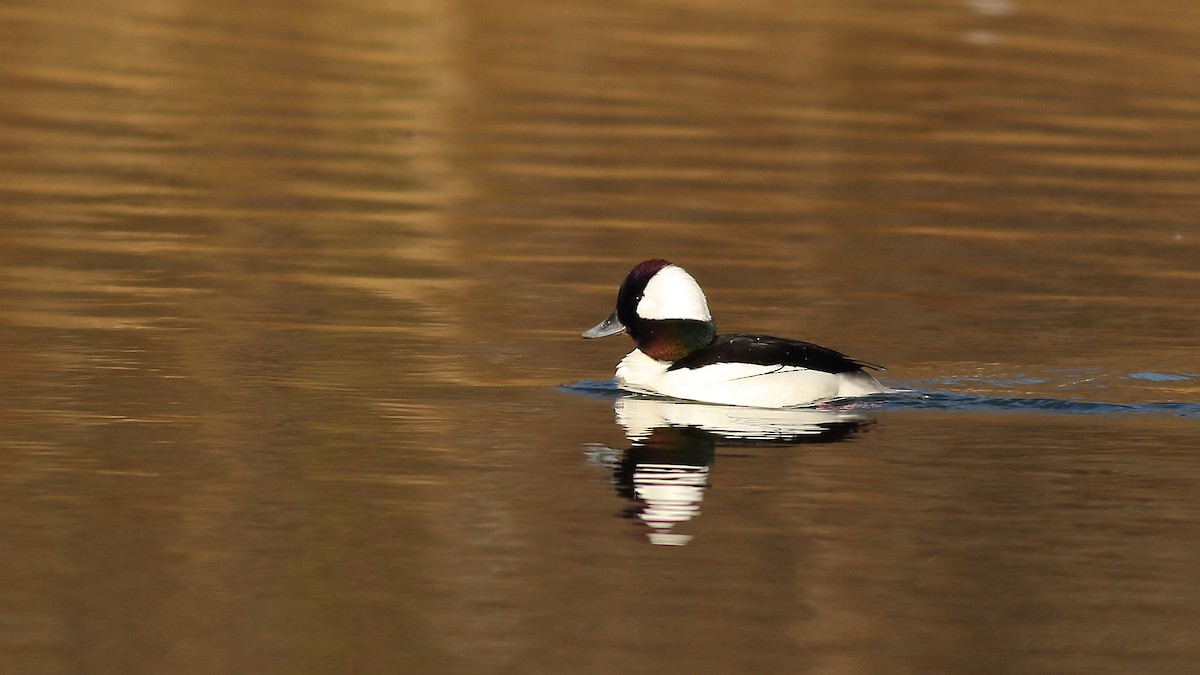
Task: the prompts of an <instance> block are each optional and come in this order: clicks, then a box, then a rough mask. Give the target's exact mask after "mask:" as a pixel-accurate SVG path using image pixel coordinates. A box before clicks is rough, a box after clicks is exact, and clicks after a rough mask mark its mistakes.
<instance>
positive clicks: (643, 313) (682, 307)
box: [637, 265, 712, 321]
mask: <svg viewBox="0 0 1200 675" xmlns="http://www.w3.org/2000/svg"><path fill="white" fill-rule="evenodd" d="M637 315H638V316H640V317H642V318H643V319H696V320H698V321H711V320H712V314H709V313H708V300H706V299H705V297H704V291H702V290H700V284H698V283H696V280H695V279H693V278H692V275H690V274H688V273H687V272H685V271H683V268H682V267H677V266H675V265H667V266H666V267H664V268H662V269H661V270H659V271H658V273H657V274H655V275H654V276H653V277H651V278H650V281H649V282H648V283H647V284H646V290H645V292H644V293H643V294H642V299H641V301H640V302H638V306H637Z"/></svg>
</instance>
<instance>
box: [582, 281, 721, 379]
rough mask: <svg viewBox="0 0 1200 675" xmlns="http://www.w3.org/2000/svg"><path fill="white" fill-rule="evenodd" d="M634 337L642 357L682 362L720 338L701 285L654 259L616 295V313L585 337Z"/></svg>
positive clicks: (587, 332) (594, 327) (584, 333)
mask: <svg viewBox="0 0 1200 675" xmlns="http://www.w3.org/2000/svg"><path fill="white" fill-rule="evenodd" d="M621 331H625V332H627V333H629V336H630V337H632V338H633V341H634V342H635V343H637V346H638V349H640V350H641V351H642V353H643V354H646V355H647V356H649V357H651V358H655V359H658V360H660V361H677V360H679V359H681V358H683V357H685V356H687V355H688V354H690V353H692V352H694V351H696V350H697V349H702V348H704V347H707V346H708V345H709V344H711V343H712V341H713V339H714V338H715V337H716V335H717V327H716V326H715V325H714V324H713V321H712V315H711V314H709V312H708V301H707V300H705V298H704V291H702V290H700V284H698V283H696V280H695V279H693V278H692V275H690V274H688V273H687V272H685V271H684V270H683V268H682V267H679V266H678V265H672V264H671V263H669V262H667V261H666V260H661V259H654V260H647V261H645V262H641V263H638V264H637V265H636V266H635V267H634V268H633V269H632V270H630V271H629V274H628V275H627V276H626V277H625V281H624V282H622V283H621V290H620V292H618V293H617V308H616V309H615V310H613V313H612V314H611V315H610V316H609V317H608V318H607V319H605V320H604V321H601V322H600V323H599V324H597V325H595V326H593V327H592V328H589V329H587V330H586V331H584V332H583V337H585V338H600V337H607V336H609V335H616V334H617V333H620V332H621Z"/></svg>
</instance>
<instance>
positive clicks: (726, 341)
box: [667, 335, 883, 373]
mask: <svg viewBox="0 0 1200 675" xmlns="http://www.w3.org/2000/svg"><path fill="white" fill-rule="evenodd" d="M714 363H752V364H755V365H760V366H772V365H779V366H799V367H801V368H808V369H809V370H819V371H822V372H825V373H850V372H854V371H857V370H862V369H863V368H872V369H875V370H883V367H882V366H877V365H875V364H873V363H867V362H865V361H858V360H856V359H852V358H850V357H849V356H846V355H845V354H841V353H839V352H835V351H834V350H832V349H829V348H828V347H822V346H820V345H814V344H812V343H811V342H801V341H800V340H787V339H784V338H777V337H771V336H770V335H718V336H717V338H716V339H715V340H713V342H712V344H710V345H708V346H707V347H704V348H703V349H699V350H697V351H694V352H692V353H691V354H688V355H687V356H685V357H683V358H682V359H679V360H678V361H676V362H675V363H673V364H671V367H670V368H668V369H667V370H680V369H682V368H700V367H702V366H708V365H712V364H714Z"/></svg>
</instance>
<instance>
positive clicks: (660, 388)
mask: <svg viewBox="0 0 1200 675" xmlns="http://www.w3.org/2000/svg"><path fill="white" fill-rule="evenodd" d="M619 333H627V334H628V335H629V337H631V338H633V342H634V344H635V345H636V348H635V349H634V350H633V351H632V352H629V354H627V355H626V356H625V358H623V359H621V361H620V362H619V363H618V364H617V367H616V384H617V386H618V387H620V388H621V389H623V390H625V391H628V392H633V393H636V394H649V395H652V396H662V397H667V398H673V399H683V400H689V401H700V402H704V403H716V404H722V405H734V406H748V407H755V408H791V407H811V406H816V405H819V404H822V403H827V402H829V401H834V400H838V399H853V398H860V397H865V396H871V395H874V394H884V393H888V392H890V391H892V390H890V389H888V388H887V387H885V386H884V385H883V384H881V383H880V382H879V380H877V379H875V377H874V376H873V375H871V374H870V373H868V372H867V371H868V370H875V371H882V370H885V368H884V367H883V366H880V365H877V364H874V363H869V362H867V361H860V360H858V359H853V358H850V357H849V356H846V355H844V354H842V353H840V352H837V351H834V350H832V349H829V348H828V347H822V346H820V345H816V344H813V343H810V342H802V341H800V340H789V339H786V338H778V337H772V336H770V335H746V334H741V333H736V334H726V335H720V334H718V333H717V327H716V324H715V323H713V319H712V314H711V313H710V312H709V309H708V299H707V298H706V297H705V296H704V291H703V290H702V289H701V288H700V284H699V283H697V282H696V280H695V279H694V278H693V277H692V275H690V274H688V273H687V272H686V271H685V270H684V269H683V268H682V267H680V266H678V265H675V264H673V263H671V262H670V261H667V260H663V259H661V258H654V259H651V260H645V261H643V262H640V263H638V264H637V265H635V266H634V267H633V269H632V270H630V271H629V274H628V275H626V277H625V280H624V281H623V282H622V283H621V288H620V290H619V291H618V293H617V306H616V309H614V310H613V312H612V314H611V315H609V317H608V318H606V319H604V320H603V321H601V322H600V323H598V324H596V325H595V326H593V327H591V328H589V329H587V330H586V331H584V332H583V337H584V338H588V339H594V338H602V337H608V336H610V335H617V334H619Z"/></svg>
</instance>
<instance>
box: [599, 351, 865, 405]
mask: <svg viewBox="0 0 1200 675" xmlns="http://www.w3.org/2000/svg"><path fill="white" fill-rule="evenodd" d="M670 366H671V364H670V363H669V362H666V361H658V360H656V359H652V358H650V357H649V356H646V355H645V354H643V353H642V352H641V351H639V350H636V349H635V350H634V351H632V352H630V353H629V354H628V355H627V356H626V357H625V358H623V359H621V362H620V363H618V364H617V384H618V385H620V386H621V388H623V389H627V390H629V391H636V392H641V393H646V394H658V395H660V396H669V397H671V398H682V399H688V400H692V401H704V402H707V403H722V404H725V405H742V406H753V407H757V408H786V407H790V406H804V405H812V404H813V403H818V402H820V401H827V400H829V399H833V398H844V397H852V396H866V395H868V394H875V393H880V392H884V391H887V388H886V387H884V386H883V385H881V384H879V382H878V381H877V380H876V379H875V378H873V377H871V376H870V375H868V374H866V373H862V372H855V373H826V372H822V371H820V370H810V369H808V368H800V367H798V366H777V365H758V364H753V363H714V364H711V365H707V366H704V367H702V368H695V369H690V368H681V369H679V370H667V369H668V368H670Z"/></svg>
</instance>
